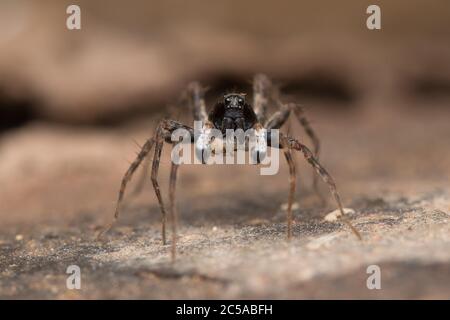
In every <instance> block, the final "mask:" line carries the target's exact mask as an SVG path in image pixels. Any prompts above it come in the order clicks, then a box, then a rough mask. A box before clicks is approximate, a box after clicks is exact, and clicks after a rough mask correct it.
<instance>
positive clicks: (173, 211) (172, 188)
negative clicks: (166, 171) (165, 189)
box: [169, 162, 179, 262]
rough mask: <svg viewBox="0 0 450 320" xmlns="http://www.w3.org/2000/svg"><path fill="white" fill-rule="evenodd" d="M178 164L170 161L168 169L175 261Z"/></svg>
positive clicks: (173, 258) (173, 255)
mask: <svg viewBox="0 0 450 320" xmlns="http://www.w3.org/2000/svg"><path fill="white" fill-rule="evenodd" d="M178 167H179V165H177V164H175V163H173V162H172V165H171V169H170V184H169V201H170V207H169V212H170V220H171V223H172V254H171V256H172V262H174V261H175V256H176V250H177V223H178V221H177V211H176V205H175V187H176V182H177V171H178Z"/></svg>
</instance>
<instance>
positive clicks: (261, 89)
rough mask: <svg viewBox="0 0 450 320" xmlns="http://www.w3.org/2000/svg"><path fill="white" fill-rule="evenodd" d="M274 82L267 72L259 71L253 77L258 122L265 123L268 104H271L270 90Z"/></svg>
mask: <svg viewBox="0 0 450 320" xmlns="http://www.w3.org/2000/svg"><path fill="white" fill-rule="evenodd" d="M271 88H272V82H271V81H270V79H269V77H267V76H266V75H265V74H262V73H258V74H256V75H255V76H254V78H253V110H254V111H255V114H256V117H257V119H258V122H260V123H264V122H265V121H266V116H267V106H268V104H269V98H268V96H269V91H270V90H271Z"/></svg>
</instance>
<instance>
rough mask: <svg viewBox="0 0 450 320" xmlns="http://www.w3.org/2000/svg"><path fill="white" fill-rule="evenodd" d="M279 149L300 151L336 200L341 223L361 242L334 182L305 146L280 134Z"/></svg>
mask: <svg viewBox="0 0 450 320" xmlns="http://www.w3.org/2000/svg"><path fill="white" fill-rule="evenodd" d="M280 147H282V148H289V149H293V150H297V151H300V152H302V153H303V156H304V157H305V159H306V160H307V161H308V162H309V164H311V165H312V167H313V168H314V169H315V170H316V172H317V173H318V175H319V176H320V177H321V178H322V180H323V181H324V182H325V183H326V184H328V187H329V188H330V191H331V194H332V195H333V197H334V199H335V200H336V203H337V205H338V208H339V211H340V212H341V216H340V218H341V219H342V221H344V222H345V223H346V224H347V225H348V226H349V228H350V229H351V230H352V231H353V233H354V234H355V235H356V236H357V237H358V239H359V240H362V237H361V235H360V233H359V232H358V230H356V229H355V227H354V226H353V225H352V224H351V222H350V221H349V220H348V219H347V217H346V216H345V213H344V208H343V206H342V202H341V199H340V197H339V193H338V191H337V188H336V183H335V182H334V180H333V178H332V177H331V175H330V174H329V173H328V172H327V171H326V170H325V168H324V167H323V166H322V165H321V164H320V163H319V162H318V161H317V159H316V158H315V157H314V155H313V153H312V152H311V151H310V150H309V149H308V148H307V147H306V146H305V145H303V144H301V143H300V142H298V141H297V140H295V139H293V138H289V137H285V136H283V135H281V134H280Z"/></svg>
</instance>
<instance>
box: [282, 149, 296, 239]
mask: <svg viewBox="0 0 450 320" xmlns="http://www.w3.org/2000/svg"><path fill="white" fill-rule="evenodd" d="M284 156H285V158H286V161H287V163H288V165H289V184H290V188H289V198H288V208H287V238H288V240H291V238H292V220H293V219H292V218H293V217H292V203H293V201H294V195H295V186H296V177H295V162H294V160H293V159H292V154H291V150H290V149H289V148H287V149H284Z"/></svg>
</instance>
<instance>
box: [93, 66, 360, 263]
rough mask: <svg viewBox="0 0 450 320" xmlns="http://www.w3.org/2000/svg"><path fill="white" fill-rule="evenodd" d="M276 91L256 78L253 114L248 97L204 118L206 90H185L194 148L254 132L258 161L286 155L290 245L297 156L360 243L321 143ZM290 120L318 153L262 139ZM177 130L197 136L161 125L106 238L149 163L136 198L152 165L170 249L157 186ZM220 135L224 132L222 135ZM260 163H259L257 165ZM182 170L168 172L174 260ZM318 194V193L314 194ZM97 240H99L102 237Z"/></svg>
mask: <svg viewBox="0 0 450 320" xmlns="http://www.w3.org/2000/svg"><path fill="white" fill-rule="evenodd" d="M274 90H275V89H274V87H272V85H271V81H270V79H269V78H268V77H267V76H265V75H263V74H257V75H256V76H255V78H254V82H253V108H252V107H251V106H250V104H248V103H247V102H246V101H245V94H241V93H230V94H225V95H224V96H223V99H222V100H221V101H219V102H218V103H216V104H215V105H214V107H213V108H212V110H211V111H210V112H209V114H208V113H207V112H206V106H205V99H204V93H205V90H204V89H203V88H202V87H201V85H200V84H199V83H198V82H192V83H191V84H190V85H189V86H188V89H187V91H186V92H187V93H188V96H189V99H188V101H189V105H190V106H191V108H192V110H193V115H194V120H195V121H200V122H201V123H202V124H203V127H202V128H201V130H200V134H199V138H198V139H196V140H195V139H192V140H190V142H191V143H195V144H196V149H197V150H198V151H200V152H201V153H202V154H203V151H204V150H206V149H207V148H208V147H210V145H211V143H212V142H213V140H214V136H213V135H212V131H213V129H218V130H220V131H221V132H222V133H225V131H226V129H234V130H236V129H242V130H244V131H246V130H248V129H254V132H255V136H256V138H257V140H258V141H259V143H257V145H256V148H255V149H254V153H255V157H256V158H258V159H259V158H260V155H261V154H262V153H264V152H265V150H264V149H265V148H267V147H273V148H277V149H280V150H283V152H284V155H285V158H286V161H287V164H288V166H289V174H290V179H289V185H290V188H289V198H288V206H287V236H288V239H290V238H291V236H292V220H293V214H292V204H293V201H294V195H295V189H296V169H295V162H294V159H293V157H292V151H294V152H299V153H301V154H302V155H303V157H304V158H305V159H306V160H307V161H308V163H309V164H310V165H311V166H312V167H313V169H314V170H315V172H316V173H317V175H315V176H314V187H315V188H316V186H317V185H316V177H317V176H319V177H321V178H322V180H323V181H324V182H325V183H326V184H327V185H328V186H329V188H330V191H331V194H332V195H333V197H334V199H335V201H336V203H337V205H338V208H339V211H340V214H341V219H342V220H343V221H344V222H345V223H346V224H347V225H348V226H349V227H350V229H351V230H352V231H353V232H354V233H355V235H356V236H357V237H358V238H359V239H361V236H360V234H359V232H358V231H357V230H356V229H355V228H354V227H353V226H352V224H351V223H350V221H349V220H347V218H346V217H345V216H344V210H343V206H342V203H341V200H340V198H339V194H338V192H337V188H336V184H335V182H334V180H333V178H332V177H331V175H330V174H329V173H328V172H327V171H326V170H325V168H324V167H323V166H322V165H321V164H320V163H319V161H318V158H317V155H318V152H319V140H318V139H317V136H316V135H315V133H314V131H313V129H312V128H311V126H310V125H309V122H308V121H307V119H306V117H305V115H304V112H303V108H302V107H301V106H300V105H298V104H296V103H287V104H284V103H282V102H281V101H280V99H279V98H277V97H278V96H279V95H278V94H273V95H271V93H272V92H273V91H274ZM269 101H272V102H273V103H274V104H275V106H276V107H277V109H278V111H276V112H274V113H273V114H272V115H271V116H270V117H267V106H268V104H269ZM290 114H294V115H295V117H296V118H297V120H298V121H299V123H300V125H301V126H302V127H303V128H304V129H305V132H306V134H307V135H308V136H309V137H310V138H311V140H312V142H313V145H314V152H311V151H310V150H309V148H308V147H306V146H305V145H304V144H302V143H301V142H300V141H298V140H297V139H295V138H292V137H289V136H287V135H284V134H282V133H279V143H272V142H273V141H271V140H270V139H268V136H267V135H265V134H264V131H265V130H268V131H270V130H274V129H279V128H280V127H281V126H282V125H283V124H285V123H286V121H287V119H288V118H289V115H290ZM177 129H184V130H186V131H188V132H190V133H193V132H194V128H192V127H189V126H186V125H184V124H182V123H180V122H178V121H175V120H162V121H161V122H160V123H159V125H158V127H157V128H156V132H155V135H154V136H153V137H150V138H149V139H148V140H147V141H146V142H145V144H144V145H143V146H142V148H141V151H140V152H139V154H138V156H137V158H136V159H135V160H134V161H133V163H132V164H131V165H130V167H129V168H128V170H127V172H126V173H125V175H124V177H123V179H122V184H121V187H120V191H119V197H118V200H117V206H116V211H115V214H114V220H113V222H112V223H111V224H110V225H109V226H108V227H107V228H106V229H104V230H103V231H102V232H101V233H100V235H101V234H103V233H104V232H106V231H107V230H109V229H110V228H111V226H112V224H113V223H114V221H116V220H117V218H118V217H119V212H120V207H121V204H122V200H123V196H124V194H125V188H126V185H127V183H128V182H129V181H130V179H131V177H132V175H133V173H134V172H135V171H136V169H137V168H138V167H139V165H140V164H141V162H142V161H143V160H144V159H147V161H146V162H145V168H144V175H143V176H142V177H143V179H141V183H139V184H138V187H137V188H136V190H135V192H139V191H140V190H141V188H142V185H143V184H142V182H143V181H144V179H145V177H146V172H147V168H148V167H149V164H150V161H153V164H152V166H151V181H152V184H153V188H154V190H155V193H156V197H157V198H158V202H159V206H160V209H161V213H162V241H163V243H164V244H165V243H166V207H165V205H164V203H163V199H162V196H161V191H160V188H159V183H158V179H157V177H158V169H159V164H160V160H161V151H162V148H163V146H164V142H167V143H170V144H172V145H176V144H178V143H181V142H180V141H178V140H172V139H171V136H172V133H174V132H175V131H176V130H177ZM219 134H220V132H219ZM153 148H155V151H154V154H153V158H151V156H150V155H149V153H150V151H151V150H152V149H153ZM258 162H259V161H257V162H255V163H258ZM178 167H179V164H178V163H176V162H174V161H172V163H171V171H170V184H169V200H170V205H169V214H170V218H171V222H172V258H175V248H176V246H175V244H176V239H177V238H176V221H177V219H176V210H175V182H176V178H177V170H178ZM316 191H317V188H316ZM100 235H99V236H100Z"/></svg>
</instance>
